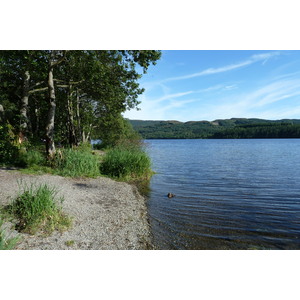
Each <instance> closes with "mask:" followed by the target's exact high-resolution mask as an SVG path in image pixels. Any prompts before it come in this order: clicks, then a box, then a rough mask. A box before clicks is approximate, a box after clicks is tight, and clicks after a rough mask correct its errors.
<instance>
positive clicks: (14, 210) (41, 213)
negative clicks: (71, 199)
mask: <svg viewBox="0 0 300 300" xmlns="http://www.w3.org/2000/svg"><path fill="white" fill-rule="evenodd" d="M63 201H64V199H63V197H59V198H58V197H57V191H56V189H55V188H54V187H49V186H48V185H47V184H42V185H38V186H35V185H33V184H31V185H26V184H23V186H22V187H21V191H20V192H19V195H18V196H17V197H16V199H14V200H13V202H12V204H11V205H9V206H8V207H7V211H8V212H9V213H10V214H11V215H13V216H14V217H15V218H16V219H17V220H18V224H17V226H16V229H17V230H19V231H22V232H27V233H30V234H35V233H36V232H37V231H42V232H43V233H46V234H50V233H52V232H53V231H54V230H59V231H63V230H66V229H67V228H68V227H69V226H70V225H71V219H70V218H69V217H68V216H66V215H65V214H64V213H63V212H62V210H61V204H62V202H63Z"/></svg>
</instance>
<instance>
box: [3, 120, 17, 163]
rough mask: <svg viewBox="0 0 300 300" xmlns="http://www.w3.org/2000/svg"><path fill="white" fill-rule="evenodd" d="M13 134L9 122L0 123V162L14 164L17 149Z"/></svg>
mask: <svg viewBox="0 0 300 300" xmlns="http://www.w3.org/2000/svg"><path fill="white" fill-rule="evenodd" d="M14 141H15V136H14V134H13V131H12V126H11V125H10V124H4V125H0V164H14V163H15V161H16V159H17V158H18V154H19V149H18V147H17V146H16V145H14Z"/></svg>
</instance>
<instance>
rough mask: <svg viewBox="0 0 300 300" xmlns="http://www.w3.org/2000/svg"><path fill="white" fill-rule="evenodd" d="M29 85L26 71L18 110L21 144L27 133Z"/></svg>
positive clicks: (28, 74) (28, 76)
mask: <svg viewBox="0 0 300 300" xmlns="http://www.w3.org/2000/svg"><path fill="white" fill-rule="evenodd" d="M29 83H30V73H29V71H26V72H25V74H24V82H23V95H22V98H21V109H20V115H21V118H20V132H19V141H20V143H22V142H23V141H24V140H26V139H27V137H26V136H27V132H28V125H29V120H28V99H29Z"/></svg>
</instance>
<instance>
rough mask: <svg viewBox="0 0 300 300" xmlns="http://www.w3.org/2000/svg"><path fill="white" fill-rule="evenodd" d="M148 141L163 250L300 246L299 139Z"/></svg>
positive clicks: (156, 230) (152, 210) (153, 214)
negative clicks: (172, 196)
mask: <svg viewBox="0 0 300 300" xmlns="http://www.w3.org/2000/svg"><path fill="white" fill-rule="evenodd" d="M146 143H147V144H148V152H149V154H150V156H151V158H152V162H153V169H154V170H155V171H156V172H157V173H158V174H156V175H154V176H153V178H152V180H151V193H150V199H149V202H148V204H149V215H150V221H151V225H152V229H153V234H154V242H155V244H156V245H157V246H158V247H159V248H160V249H300V139H286V140H283V139H280V140H279V139H278V140H274V139H268V140H265V139H260V140H147V141H146ZM168 192H171V193H173V194H175V195H176V196H175V197H174V198H170V199H169V198H168V197H167V194H168Z"/></svg>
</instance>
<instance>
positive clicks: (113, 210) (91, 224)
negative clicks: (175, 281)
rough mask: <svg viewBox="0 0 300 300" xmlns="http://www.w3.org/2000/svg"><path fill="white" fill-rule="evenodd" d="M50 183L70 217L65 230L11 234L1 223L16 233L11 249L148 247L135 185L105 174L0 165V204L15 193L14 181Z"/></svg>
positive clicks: (144, 209) (140, 198)
mask: <svg viewBox="0 0 300 300" xmlns="http://www.w3.org/2000/svg"><path fill="white" fill-rule="evenodd" d="M21 181H23V182H24V183H27V184H28V183H29V184H30V183H34V184H41V183H47V184H48V185H50V186H54V187H56V189H57V190H58V194H57V196H58V197H60V196H63V197H64V199H65V200H64V202H63V203H62V210H63V212H65V213H66V214H67V215H68V216H70V217H71V218H72V219H73V224H72V226H71V228H69V229H68V230H67V231H65V232H62V233H60V232H57V231H55V232H53V233H52V234H51V235H50V236H48V237H44V236H42V234H38V233H37V234H36V235H34V236H32V235H29V234H25V233H19V232H16V231H15V230H14V229H13V227H14V224H13V223H11V222H6V224H5V227H4V229H5V232H6V235H7V236H9V237H13V236H15V235H18V236H19V237H20V242H19V243H18V244H17V246H16V248H15V250H148V249H155V248H154V246H153V239H152V233H151V228H150V223H149V219H148V211H147V206H146V201H147V200H146V198H145V197H143V196H141V194H140V193H139V192H138V189H137V187H136V186H134V185H131V184H129V183H125V182H118V181H114V180H112V179H109V178H105V177H97V178H95V179H93V178H69V177H61V176H57V175H49V174H44V175H26V174H22V173H20V172H18V171H16V170H5V169H0V205H1V207H3V206H4V205H7V204H9V203H10V202H11V201H12V200H13V199H14V197H15V196H16V195H17V193H18V192H19V187H18V182H21Z"/></svg>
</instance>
